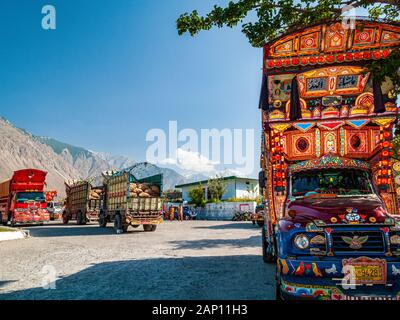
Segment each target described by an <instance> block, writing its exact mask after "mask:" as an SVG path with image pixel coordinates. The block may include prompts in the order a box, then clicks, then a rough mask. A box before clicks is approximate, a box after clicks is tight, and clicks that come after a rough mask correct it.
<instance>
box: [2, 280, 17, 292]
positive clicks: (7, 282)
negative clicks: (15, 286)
mask: <svg viewBox="0 0 400 320" xmlns="http://www.w3.org/2000/svg"><path fill="white" fill-rule="evenodd" d="M17 281H18V280H6V281H3V280H0V288H1V287H4V286H5V285H7V284H9V283H12V282H17ZM0 290H1V289H0Z"/></svg>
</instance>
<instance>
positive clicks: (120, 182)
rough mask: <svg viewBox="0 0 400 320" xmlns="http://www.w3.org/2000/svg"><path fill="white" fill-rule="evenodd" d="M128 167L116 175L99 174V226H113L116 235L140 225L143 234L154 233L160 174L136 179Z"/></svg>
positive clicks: (157, 220) (159, 207)
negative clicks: (101, 191) (101, 199)
mask: <svg viewBox="0 0 400 320" xmlns="http://www.w3.org/2000/svg"><path fill="white" fill-rule="evenodd" d="M134 168H135V167H131V168H128V169H125V170H122V171H119V172H116V173H111V174H103V177H104V185H105V190H106V191H105V205H104V210H102V212H101V214H100V215H99V225H100V227H105V226H106V225H107V223H108V222H113V223H114V229H115V231H116V232H117V233H123V232H126V231H127V230H128V227H129V226H132V227H134V228H137V227H139V226H141V225H143V229H144V231H147V232H151V231H155V230H156V228H157V225H158V224H160V223H161V222H162V220H163V214H162V207H163V202H162V198H161V194H162V179H163V175H162V174H157V175H154V176H149V177H145V178H141V179H138V178H136V177H135V175H134V173H133V172H134Z"/></svg>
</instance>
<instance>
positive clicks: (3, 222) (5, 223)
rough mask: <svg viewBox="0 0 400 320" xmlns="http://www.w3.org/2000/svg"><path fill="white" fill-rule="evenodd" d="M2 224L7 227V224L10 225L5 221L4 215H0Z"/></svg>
mask: <svg viewBox="0 0 400 320" xmlns="http://www.w3.org/2000/svg"><path fill="white" fill-rule="evenodd" d="M0 223H1V224H2V225H3V226H6V225H7V224H8V221H7V220H6V221H3V214H2V213H0Z"/></svg>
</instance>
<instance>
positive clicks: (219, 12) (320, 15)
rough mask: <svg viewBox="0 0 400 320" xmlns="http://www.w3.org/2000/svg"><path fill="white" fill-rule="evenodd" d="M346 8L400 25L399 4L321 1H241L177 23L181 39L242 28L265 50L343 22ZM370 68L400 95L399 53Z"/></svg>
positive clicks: (194, 13)
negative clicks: (306, 30) (290, 35)
mask: <svg viewBox="0 0 400 320" xmlns="http://www.w3.org/2000/svg"><path fill="white" fill-rule="evenodd" d="M345 5H351V6H353V7H354V8H365V9H367V10H368V11H369V14H370V18H372V19H378V18H380V19H382V20H384V21H386V22H390V21H400V15H399V12H400V1H399V0H380V1H373V0H355V1H352V0H320V1H318V2H317V1H314V0H300V1H299V0H238V1H236V2H232V1H230V2H229V3H228V5H227V6H226V7H224V8H223V7H219V6H214V8H213V9H212V10H211V11H210V12H209V13H208V14H207V15H206V16H204V17H203V16H200V15H199V14H198V12H197V11H196V10H194V11H192V12H191V13H184V14H182V15H181V16H180V17H179V18H178V20H177V29H178V33H179V35H183V34H185V33H189V34H190V35H191V36H195V35H196V34H197V33H199V32H200V31H202V30H209V29H211V28H212V27H218V28H222V27H224V26H226V27H229V28H232V27H235V26H237V25H238V24H241V27H242V32H243V33H244V34H245V35H246V37H247V38H248V40H249V42H250V44H251V45H252V46H254V47H262V46H263V45H264V44H265V43H267V42H269V41H271V40H273V39H275V38H276V37H277V36H279V35H280V34H282V33H286V32H289V31H291V30H294V29H296V28H299V27H305V26H307V25H311V24H315V23H318V22H323V21H327V20H333V19H338V18H340V16H341V14H342V8H343V6H345ZM253 17H256V18H255V19H254V18H253ZM252 18H253V19H252ZM245 20H248V21H245ZM369 68H370V70H371V72H372V74H373V76H374V77H376V78H378V79H379V81H382V80H383V79H384V77H385V76H389V77H390V78H391V80H392V81H393V83H394V84H395V86H396V89H395V92H394V93H395V94H397V93H399V92H400V89H399V88H400V80H399V74H398V70H399V68H400V54H399V51H398V50H397V51H394V52H392V54H391V55H390V56H389V57H388V59H385V60H378V61H373V62H372V63H371V64H370V65H369Z"/></svg>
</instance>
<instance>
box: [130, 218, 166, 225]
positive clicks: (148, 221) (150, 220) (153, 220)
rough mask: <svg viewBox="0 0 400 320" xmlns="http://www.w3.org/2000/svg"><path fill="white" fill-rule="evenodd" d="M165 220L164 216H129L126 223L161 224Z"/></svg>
mask: <svg viewBox="0 0 400 320" xmlns="http://www.w3.org/2000/svg"><path fill="white" fill-rule="evenodd" d="M161 222H163V218H162V216H160V217H157V218H127V219H126V223H127V224H130V225H144V224H160V223H161Z"/></svg>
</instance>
